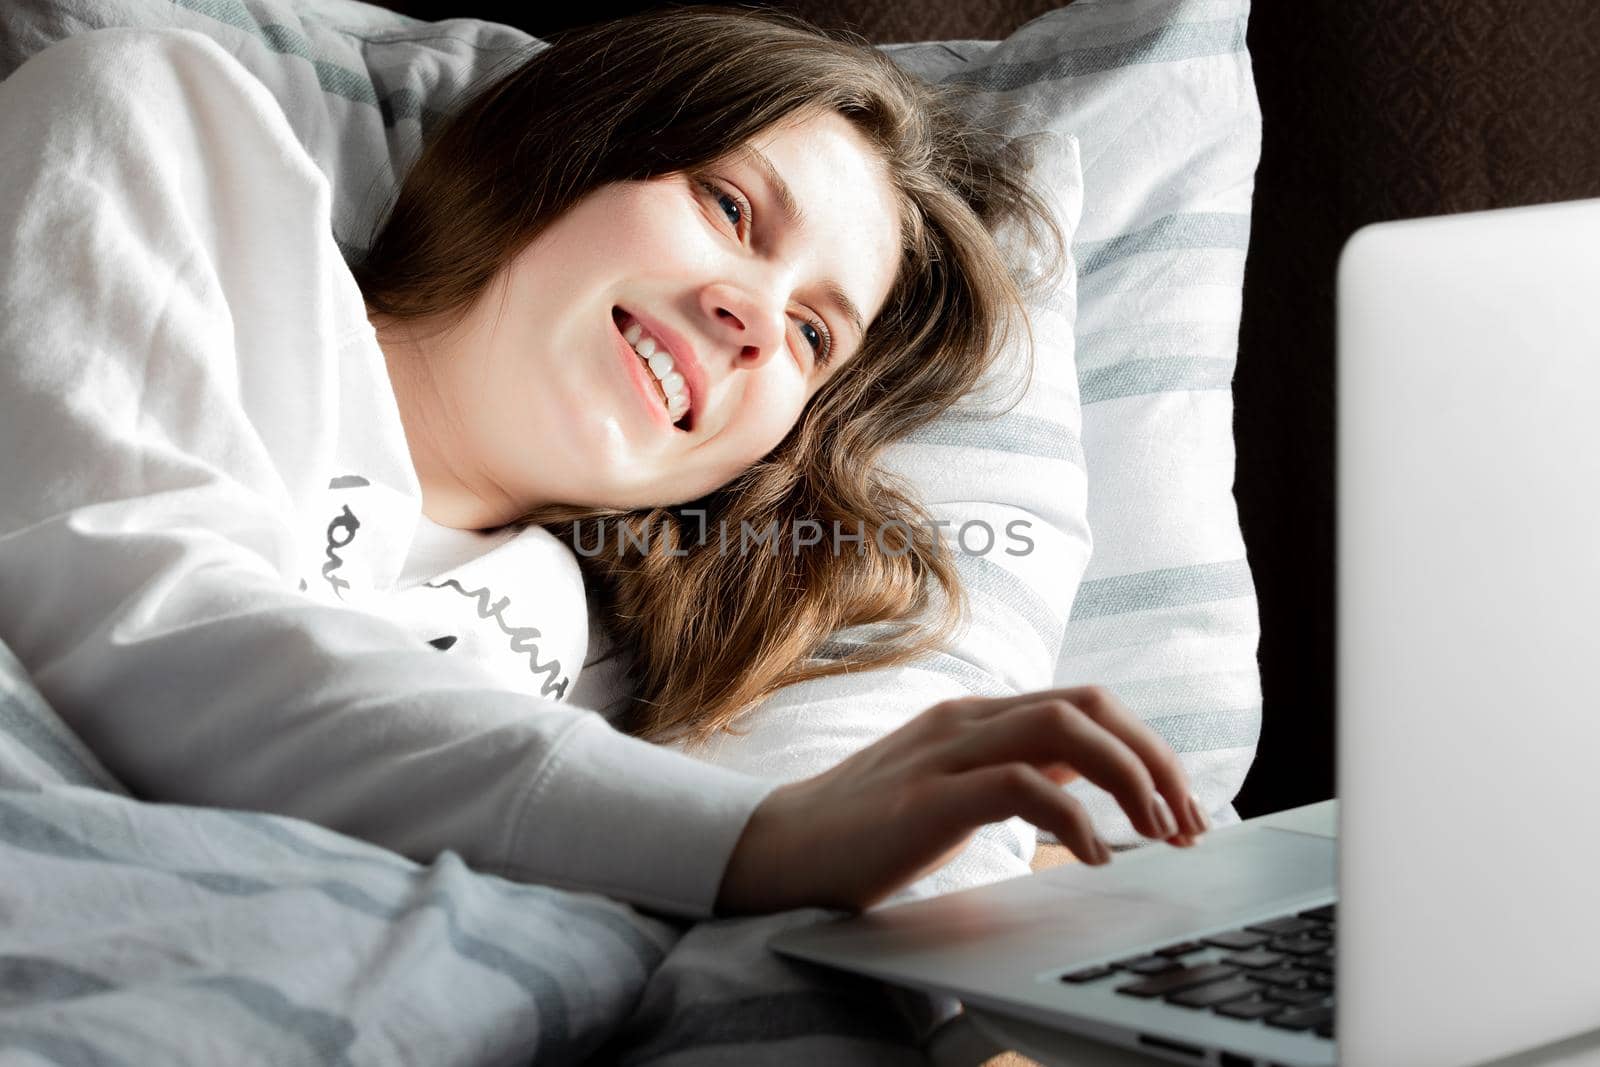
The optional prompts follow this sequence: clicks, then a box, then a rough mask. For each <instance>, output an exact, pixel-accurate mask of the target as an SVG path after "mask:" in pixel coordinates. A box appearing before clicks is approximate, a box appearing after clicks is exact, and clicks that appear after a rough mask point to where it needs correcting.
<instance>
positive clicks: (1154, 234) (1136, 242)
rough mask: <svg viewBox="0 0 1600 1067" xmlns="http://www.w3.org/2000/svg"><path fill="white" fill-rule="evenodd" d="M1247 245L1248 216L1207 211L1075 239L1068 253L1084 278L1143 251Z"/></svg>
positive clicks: (1239, 248)
mask: <svg viewBox="0 0 1600 1067" xmlns="http://www.w3.org/2000/svg"><path fill="white" fill-rule="evenodd" d="M1249 247H1250V216H1249V215H1241V214H1238V213H1236V212H1224V211H1211V212H1189V213H1182V214H1172V215H1163V216H1162V217H1161V218H1159V219H1157V220H1155V221H1154V222H1152V223H1151V224H1150V225H1148V226H1146V227H1145V228H1144V229H1142V230H1134V231H1132V232H1130V233H1122V234H1118V235H1117V236H1115V237H1110V238H1107V239H1106V240H1104V241H1077V242H1074V243H1073V245H1072V254H1073V256H1074V257H1075V258H1076V259H1077V261H1078V277H1079V278H1085V277H1087V276H1089V275H1091V274H1093V273H1095V272H1096V271H1099V270H1104V269H1105V268H1106V267H1108V266H1110V265H1112V264H1113V263H1116V262H1118V261H1119V260H1122V259H1126V258H1127V257H1129V256H1136V255H1139V254H1141V253H1144V252H1171V251H1174V250H1178V249H1199V248H1226V249H1229V250H1230V251H1239V252H1244V251H1248V250H1249Z"/></svg>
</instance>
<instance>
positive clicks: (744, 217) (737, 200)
mask: <svg viewBox="0 0 1600 1067" xmlns="http://www.w3.org/2000/svg"><path fill="white" fill-rule="evenodd" d="M700 184H701V185H703V186H705V187H706V189H707V190H708V191H710V193H711V195H712V196H714V197H715V198H716V200H717V206H718V207H721V206H722V203H723V201H728V202H729V203H731V204H732V205H733V207H734V211H735V213H736V214H735V217H734V218H733V219H731V220H730V221H732V223H733V232H734V233H738V232H739V223H740V222H742V221H744V222H747V221H749V218H750V206H749V205H748V204H746V203H745V200H744V197H742V196H738V195H736V194H734V193H730V192H728V191H727V190H726V189H724V188H722V186H720V185H717V184H716V183H715V182H707V181H702V182H701V183H700Z"/></svg>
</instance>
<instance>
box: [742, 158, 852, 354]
mask: <svg viewBox="0 0 1600 1067" xmlns="http://www.w3.org/2000/svg"><path fill="white" fill-rule="evenodd" d="M742 155H743V156H744V158H746V159H748V160H749V161H750V162H751V163H753V164H755V167H756V169H757V170H759V171H760V172H761V176H762V178H764V179H765V180H766V183H767V188H768V189H769V190H771V192H772V198H773V199H774V200H776V201H777V202H778V209H779V210H780V211H782V212H783V220H784V222H785V223H786V224H787V225H788V227H789V228H790V229H791V230H795V231H797V232H798V231H800V230H803V229H805V225H806V216H805V212H804V211H803V210H802V209H801V207H800V201H799V200H797V199H795V195H794V190H792V189H790V188H789V183H788V182H786V181H784V180H783V175H782V174H779V173H778V168H777V167H776V166H774V165H773V163H772V160H770V159H768V158H767V156H766V153H764V152H762V151H761V150H760V149H758V148H746V150H745V151H744V152H743V153H742ZM822 293H823V295H824V296H826V297H827V298H828V299H829V300H831V301H832V302H833V303H834V305H835V306H837V307H838V308H839V310H840V311H842V312H844V315H845V318H847V319H848V320H849V321H850V325H852V326H854V327H855V328H856V337H858V338H860V337H865V336H866V333H867V325H866V320H865V318H864V317H863V316H862V314H861V309H860V308H859V307H857V306H856V303H855V301H854V300H851V299H850V295H849V294H848V293H846V292H845V291H844V287H843V286H842V285H840V284H839V283H838V282H836V281H834V280H833V279H832V278H829V279H828V280H827V281H825V282H823V283H822Z"/></svg>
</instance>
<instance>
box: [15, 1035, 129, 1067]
mask: <svg viewBox="0 0 1600 1067" xmlns="http://www.w3.org/2000/svg"><path fill="white" fill-rule="evenodd" d="M0 1048H15V1049H24V1050H26V1051H28V1052H32V1053H33V1054H34V1055H36V1056H38V1057H39V1058H40V1059H42V1060H44V1061H46V1062H47V1063H59V1064H62V1065H63V1067H66V1065H81V1064H91V1065H92V1067H122V1065H123V1064H126V1063H127V1062H128V1061H127V1060H125V1059H123V1058H122V1057H120V1056H115V1055H112V1054H111V1053H110V1052H108V1051H107V1050H106V1049H104V1048H102V1047H101V1046H99V1045H96V1044H94V1043H93V1042H91V1041H85V1040H84V1039H83V1038H81V1037H68V1036H66V1035H65V1034H52V1033H47V1032H46V1031H44V1030H31V1029H29V1028H27V1027H24V1026H0Z"/></svg>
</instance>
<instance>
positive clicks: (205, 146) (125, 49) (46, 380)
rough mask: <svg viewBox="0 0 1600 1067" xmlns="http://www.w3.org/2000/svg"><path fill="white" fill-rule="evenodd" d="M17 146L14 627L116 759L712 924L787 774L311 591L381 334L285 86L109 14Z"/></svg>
mask: <svg viewBox="0 0 1600 1067" xmlns="http://www.w3.org/2000/svg"><path fill="white" fill-rule="evenodd" d="M0 143H4V145H5V146H6V147H5V151H4V152H3V153H0V639H3V640H4V641H5V642H6V643H7V644H9V645H10V646H11V647H12V648H13V650H14V651H15V652H16V654H17V656H18V658H19V659H20V660H21V661H22V663H23V664H24V665H25V666H26V667H27V669H28V671H29V673H30V674H31V675H32V677H33V679H34V682H35V684H36V685H37V686H38V688H39V690H40V691H41V692H42V693H43V694H44V696H45V697H46V698H47V699H48V700H49V701H50V703H51V704H52V706H54V707H55V708H56V710H57V711H58V712H59V713H60V715H61V716H62V718H63V719H64V720H65V721H67V722H68V723H69V724H70V725H71V726H72V727H73V729H74V730H75V731H76V732H77V733H78V734H79V736H80V737H82V738H83V740H84V741H86V742H87V744H88V745H89V746H90V748H91V749H92V750H93V751H94V752H95V754H96V755H97V756H98V757H99V758H100V759H101V760H102V762H103V763H104V764H105V765H106V766H107V768H108V769H109V770H110V771H111V772H112V773H113V774H115V775H116V776H117V777H118V778H119V779H120V780H121V781H122V782H123V783H124V784H126V785H127V786H128V787H129V789H130V791H131V792H133V793H134V794H135V795H136V796H139V797H142V798H146V799H150V800H156V801H165V802H175V803H183V804H192V805H207V806H214V807H228V808H244V809H253V810H260V811H269V812H275V813H279V814H286V815H291V816H297V817H300V818H304V819H307V820H310V821H313V822H316V823H319V824H322V825H324V826H328V827H331V828H333V829H335V830H339V831H342V832H345V833H350V834H353V835H355V836H358V837H362V838H365V839H367V840H370V841H373V842H375V843H377V844H380V845H383V846H385V847H388V848H391V849H393V850H395V851H397V852H400V853H402V854H405V855H407V856H410V857H412V858H414V859H417V860H420V861H427V860H431V859H432V858H433V857H435V856H436V855H438V854H439V853H440V852H443V851H445V850H450V851H454V852H456V853H457V854H459V855H460V856H461V857H462V858H463V859H465V860H466V861H467V862H468V863H469V864H471V865H473V866H474V867H476V868H478V869H480V870H484V871H488V872H491V873H497V874H501V875H504V876H507V877H510V878H515V879H518V880H523V881H532V882H538V883H543V884H548V885H554V886H559V887H562V888H569V889H575V890H580V891H591V892H597V893H603V894H606V895H609V896H614V897H617V898H620V899H623V900H626V901H629V902H631V903H634V904H638V905H640V906H643V907H647V908H651V909H654V910H657V911H661V912H665V913H669V914H673V915H678V916H685V917H691V918H704V917H709V916H711V915H712V914H713V905H714V902H715V898H716V893H717V890H718V888H719V886H720V883H721V878H722V873H723V870H724V868H725V866H726V864H727V860H728V857H729V855H730V854H731V852H732V850H733V846H734V845H735V844H736V842H737V841H738V838H739V835H740V834H741V833H742V831H743V829H744V826H745V824H746V822H747V820H748V818H749V816H750V814H751V813H752V812H753V811H754V809H755V808H756V806H757V805H758V804H759V803H760V802H761V800H762V799H764V797H765V796H766V795H767V793H768V792H770V790H771V789H772V788H774V784H773V783H771V782H768V781H764V780H761V779H758V778H755V777H753V776H749V775H746V774H743V773H740V772H737V771H733V770H728V769H724V768H717V767H711V766H707V765H705V764H702V763H700V762H698V761H696V760H693V759H690V758H687V757H685V756H683V755H681V754H679V753H677V752H673V751H671V750H668V749H664V748H660V747H658V746H655V745H651V744H649V743H647V742H645V741H641V740H639V739H637V738H632V737H628V736H626V735H623V734H621V733H618V732H617V731H615V730H614V729H612V728H611V727H610V726H609V725H608V724H607V723H606V722H605V720H604V719H602V718H601V717H600V716H599V715H598V714H597V713H595V712H593V711H590V710H586V709H583V708H577V707H572V706H569V705H564V704H561V703H558V702H556V701H554V700H543V699H540V698H538V697H536V696H531V695H529V694H527V693H519V692H513V691H509V690H508V689H507V688H506V687H503V686H496V685H494V684H493V683H492V679H490V678H489V677H488V676H487V675H486V674H485V673H483V672H482V671H481V670H479V669H475V668H474V667H473V666H472V665H471V664H469V663H463V662H458V661H455V660H453V659H451V658H450V657H448V656H441V655H440V654H439V653H438V652H437V651H435V650H434V649H433V648H430V647H429V646H428V644H427V643H426V642H424V641H421V640H419V639H418V638H417V637H416V636H415V635H413V634H412V633H410V632H409V631H408V630H407V629H405V628H404V627H402V626H400V625H399V624H397V623H396V622H394V621H391V620H389V619H386V618H383V617H380V616H379V615H376V614H373V613H369V612H365V611H362V610H359V609H358V608H356V607H352V606H349V605H343V604H337V603H322V602H319V601H317V600H314V599H313V598H311V597H309V596H307V595H305V594H304V593H302V592H301V591H300V589H299V588H298V585H299V578H300V575H301V574H303V573H306V571H307V570H308V569H313V570H314V567H315V561H314V560H312V559H309V558H308V557H307V552H308V550H307V549H306V548H305V545H304V539H303V537H302V531H301V530H300V526H301V525H303V524H302V523H300V522H299V521H298V520H297V515H299V514H300V513H301V512H300V511H299V510H297V509H298V508H299V507H300V505H302V504H303V503H304V502H305V501H307V500H308V499H310V498H311V497H312V496H313V495H314V493H315V492H316V491H317V489H318V488H319V487H320V486H321V485H323V484H325V483H326V479H327V475H328V470H327V467H328V463H329V462H330V457H331V456H332V454H333V446H334V442H335V440H336V439H337V436H338V422H339V419H340V418H341V414H342V413H343V416H344V417H348V413H349V412H350V411H351V410H352V403H353V402H352V398H351V397H350V396H348V395H347V396H343V397H341V396H340V389H341V374H340V367H341V362H342V361H343V362H346V363H347V362H348V361H350V360H357V359H366V360H368V361H369V362H370V361H371V360H372V359H373V350H374V349H375V347H376V346H375V344H373V343H372V340H371V335H370V327H369V326H368V325H367V324H366V321H365V314H364V307H363V305H362V303H361V300H360V294H359V291H358V290H357V289H356V287H355V283H354V279H353V278H352V277H351V276H350V274H349V272H348V270H347V269H346V268H345V266H344V264H343V261H342V259H341V258H340V257H339V253H338V249H337V246H336V245H335V244H334V242H333V240H332V237H331V234H330V232H329V224H328V217H329V189H328V185H327V182H326V179H325V178H324V177H323V176H322V174H321V173H320V171H318V170H317V168H316V166H315V165H314V164H313V163H312V162H311V160H310V159H309V157H307V156H306V155H305V153H304V151H303V149H301V147H300V146H299V144H298V142H297V141H296V140H295V138H294V136H293V134H292V132H291V131H290V129H289V127H288V124H287V121H286V120H285V118H284V116H283V114H282V112H281V111H280V110H279V109H278V107H277V105H276V103H275V102H274V101H273V99H272V97H271V96H270V94H269V93H267V91H266V90H265V88H264V87H262V86H261V85H260V84H259V83H257V82H255V81H254V80H253V79H252V78H251V77H250V76H249V75H248V73H247V72H246V71H245V70H244V68H243V67H242V66H241V65H240V64H239V63H238V61H237V60H235V59H233V58H232V57H231V56H229V55H228V54H227V53H226V52H224V51H223V50H222V49H221V48H220V47H219V46H218V45H216V44H215V43H213V42H211V41H210V40H208V39H206V38H205V37H203V36H201V35H199V34H196V33H193V32H191V31H185V30H160V31H148V30H124V29H111V30H99V31H94V32H91V33H87V34H83V35H80V36H76V37H72V38H69V39H67V40H65V41H63V42H61V43H59V44H57V45H55V46H53V47H51V48H49V49H47V50H46V51H44V52H42V53H40V54H39V55H37V56H35V57H34V58H33V59H31V60H30V61H29V62H28V63H27V64H25V65H24V66H23V67H22V68H20V69H19V70H18V71H16V72H15V73H14V74H13V75H12V76H11V77H10V78H8V79H6V80H5V81H4V82H3V83H0ZM377 360H378V363H379V364H380V366H379V367H377V368H376V369H373V370H372V373H373V374H379V373H381V353H379V354H378V355H377ZM345 380H346V384H347V383H348V375H346V379H345ZM388 402H389V403H391V404H392V402H393V401H392V396H391V397H390V399H389V401H388ZM375 410H377V409H375ZM407 470H409V467H407ZM411 477H412V478H413V479H414V475H411Z"/></svg>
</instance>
